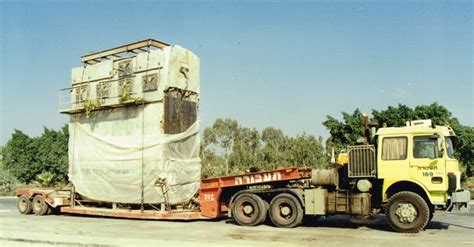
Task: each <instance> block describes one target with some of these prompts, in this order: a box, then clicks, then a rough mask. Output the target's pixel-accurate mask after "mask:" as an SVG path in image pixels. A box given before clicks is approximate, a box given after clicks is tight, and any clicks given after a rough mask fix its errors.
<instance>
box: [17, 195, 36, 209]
mask: <svg viewBox="0 0 474 247" xmlns="http://www.w3.org/2000/svg"><path fill="white" fill-rule="evenodd" d="M16 207H17V208H18V212H20V213H21V214H31V212H32V211H33V204H32V203H31V200H30V198H29V197H27V196H25V195H22V196H20V197H18V200H17V202H16Z"/></svg>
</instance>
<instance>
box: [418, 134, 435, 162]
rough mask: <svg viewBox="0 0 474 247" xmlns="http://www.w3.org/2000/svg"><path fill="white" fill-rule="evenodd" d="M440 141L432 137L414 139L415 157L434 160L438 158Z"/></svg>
mask: <svg viewBox="0 0 474 247" xmlns="http://www.w3.org/2000/svg"><path fill="white" fill-rule="evenodd" d="M437 145H438V140H437V139H436V138H434V137H431V136H416V137H413V157H414V158H416V159H434V158H437V157H438V146H437Z"/></svg>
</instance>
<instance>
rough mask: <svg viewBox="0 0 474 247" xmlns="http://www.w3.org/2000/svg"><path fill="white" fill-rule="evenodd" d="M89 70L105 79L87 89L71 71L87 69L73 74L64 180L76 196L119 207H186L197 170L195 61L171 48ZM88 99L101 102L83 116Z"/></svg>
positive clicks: (196, 182)
mask: <svg viewBox="0 0 474 247" xmlns="http://www.w3.org/2000/svg"><path fill="white" fill-rule="evenodd" d="M150 62H151V63H153V64H151V65H150ZM124 63H128V65H124ZM100 64H103V66H105V67H106V68H111V71H110V72H109V73H105V72H104V70H105V69H104V68H103V67H100V66H99V65H100ZM92 66H96V67H97V69H96V71H97V73H102V74H104V75H108V77H107V78H102V79H100V80H98V81H92V82H87V79H84V78H83V77H80V76H79V75H80V74H81V73H79V72H77V71H76V72H74V71H75V70H78V69H79V70H81V69H82V70H85V69H87V67H90V66H87V67H85V68H84V67H80V68H75V69H73V89H72V99H73V100H72V101H73V104H72V105H73V108H72V109H71V110H70V111H69V112H68V113H71V121H70V123H69V134H70V139H69V179H70V181H71V182H72V183H73V184H74V187H75V190H76V192H78V193H79V194H81V195H83V196H85V197H87V198H89V199H93V200H98V201H107V202H119V203H163V202H166V203H170V204H177V203H182V202H186V201H189V200H190V199H191V198H192V197H193V196H194V195H195V194H196V193H197V192H198V189H199V181H200V171H201V163H200V159H199V147H200V140H199V119H198V116H197V109H198V101H199V60H198V58H197V57H196V56H195V55H194V54H192V53H191V52H189V51H187V50H186V49H184V48H182V47H179V46H171V47H165V48H164V49H160V50H153V51H148V52H144V53H141V54H138V55H136V56H133V57H132V58H131V59H130V60H125V61H124V60H119V61H114V62H113V65H112V66H111V65H110V61H104V62H101V63H98V64H94V65H92ZM144 67H148V68H150V67H151V68H152V69H146V70H145V71H140V70H143V68H144ZM127 70H129V71H127ZM124 71H125V73H124ZM88 73H89V75H91V76H89V78H90V77H94V75H95V73H94V70H91V69H89V72H88ZM82 74H84V73H82ZM96 77H100V76H96ZM85 81H86V82H87V83H85ZM153 81H155V83H156V84H155V85H153V84H151V85H150V82H153ZM78 82H79V83H78ZM74 84H78V85H77V86H74ZM87 84H89V86H88V87H87V88H86V89H84V85H87ZM103 84H105V85H106V86H107V88H106V89H107V90H108V91H107V90H103V89H104V87H103ZM114 85H115V87H114ZM104 95H106V97H104ZM114 95H115V97H114ZM99 96H100V97H99ZM84 98H85V99H88V100H84ZM90 100H94V102H98V103H94V104H97V105H94V109H93V110H92V112H88V114H86V112H87V111H88V110H87V107H88V105H90V104H91V103H90ZM81 108H84V111H80V110H81ZM89 111H90V110H89ZM63 112H64V111H63ZM163 191H165V193H166V194H165V196H164V195H163Z"/></svg>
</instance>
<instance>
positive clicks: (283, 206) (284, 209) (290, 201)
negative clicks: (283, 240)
mask: <svg viewBox="0 0 474 247" xmlns="http://www.w3.org/2000/svg"><path fill="white" fill-rule="evenodd" d="M268 214H269V216H270V220H271V221H272V223H273V224H274V225H275V226H277V227H285V228H292V227H296V226H298V225H300V224H301V222H302V221H303V216H304V212H303V207H302V206H301V204H300V202H299V200H298V199H297V198H296V197H294V196H293V195H291V194H288V193H283V194H279V195H277V196H275V197H274V198H273V200H272V202H271V203H270V209H269V211H268Z"/></svg>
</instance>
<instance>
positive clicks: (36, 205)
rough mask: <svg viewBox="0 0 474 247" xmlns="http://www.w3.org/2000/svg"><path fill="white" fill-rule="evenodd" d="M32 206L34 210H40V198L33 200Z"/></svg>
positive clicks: (41, 204) (41, 206) (41, 205)
mask: <svg viewBox="0 0 474 247" xmlns="http://www.w3.org/2000/svg"><path fill="white" fill-rule="evenodd" d="M33 208H34V209H35V211H36V212H40V211H41V209H42V208H43V203H42V202H41V200H35V201H34V203H33Z"/></svg>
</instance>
